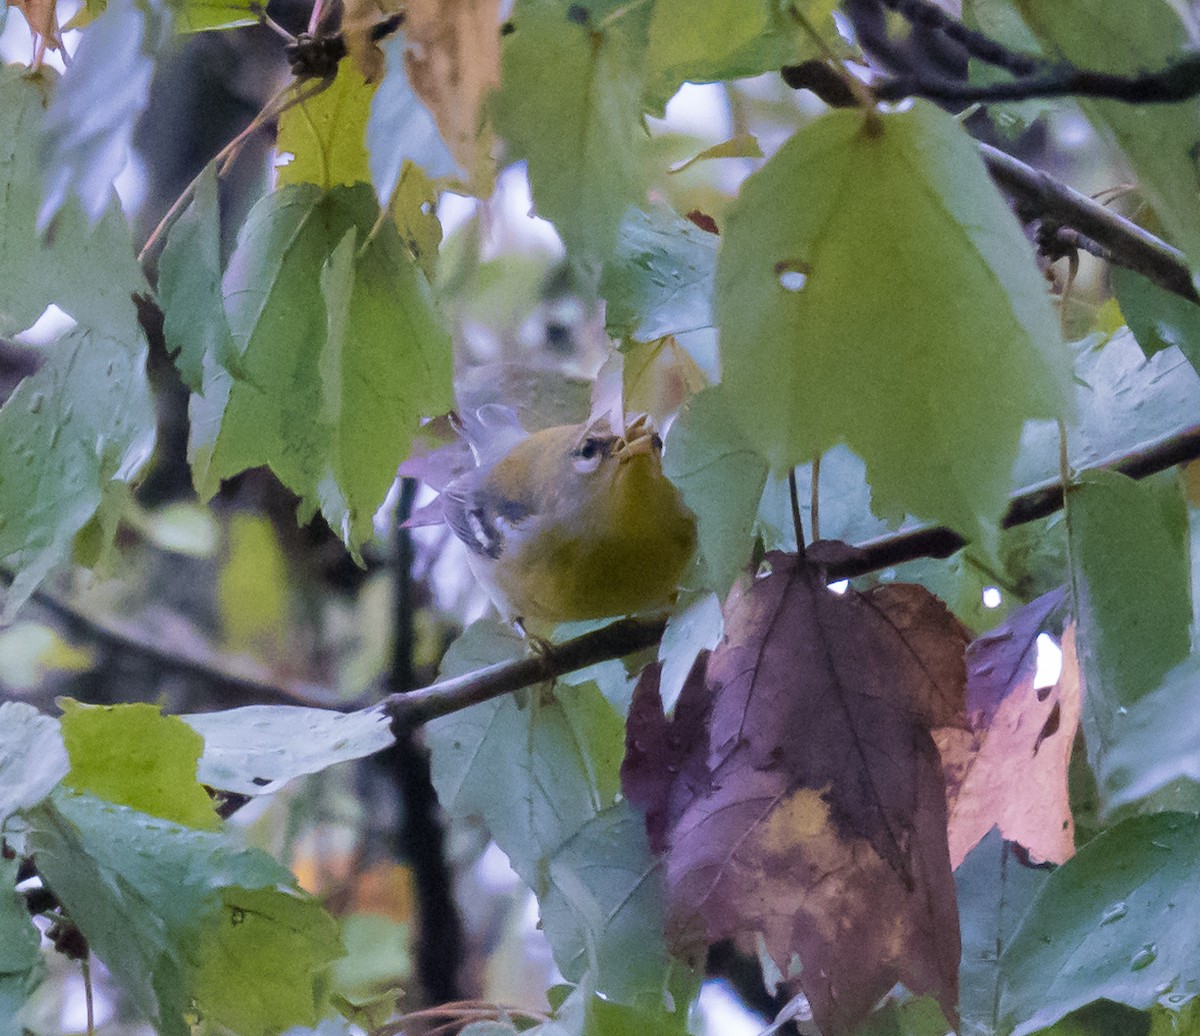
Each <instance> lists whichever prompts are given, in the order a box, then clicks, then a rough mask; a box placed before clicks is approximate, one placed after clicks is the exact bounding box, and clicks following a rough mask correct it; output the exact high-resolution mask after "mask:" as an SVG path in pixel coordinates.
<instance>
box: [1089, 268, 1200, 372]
mask: <svg viewBox="0 0 1200 1036" xmlns="http://www.w3.org/2000/svg"><path fill="white" fill-rule="evenodd" d="M1109 276H1110V278H1111V279H1112V289H1113V294H1114V295H1116V297H1117V301H1118V302H1119V303H1120V305H1121V315H1122V316H1124V318H1125V320H1126V322H1127V323H1128V324H1129V330H1130V331H1132V332H1133V336H1134V337H1135V338H1136V339H1137V343H1138V345H1140V346H1141V347H1142V352H1144V353H1145V354H1146V355H1147V356H1153V355H1154V354H1155V353H1156V352H1158V351H1159V350H1160V349H1169V348H1170V347H1171V346H1173V345H1174V346H1177V347H1178V349H1179V351H1180V352H1181V353H1183V355H1184V356H1186V357H1187V358H1188V362H1189V363H1190V364H1191V365H1192V366H1193V367H1194V368H1195V369H1196V370H1198V371H1200V306H1198V305H1197V304H1196V303H1194V302H1190V301H1188V300H1187V299H1185V298H1181V297H1180V296H1178V295H1176V294H1175V293H1174V292H1173V291H1167V290H1166V289H1165V288H1160V287H1159V286H1158V285H1157V284H1155V283H1154V282H1153V281H1151V280H1149V279H1148V278H1146V277H1143V276H1142V275H1141V274H1138V273H1134V272H1133V271H1132V270H1127V269H1126V268H1125V267H1123V266H1115V265H1114V266H1112V267H1111V268H1110V271H1109Z"/></svg>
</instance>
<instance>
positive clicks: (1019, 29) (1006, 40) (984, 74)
mask: <svg viewBox="0 0 1200 1036" xmlns="http://www.w3.org/2000/svg"><path fill="white" fill-rule="evenodd" d="M962 19H963V22H964V24H966V25H967V27H968V28H971V29H975V30H976V31H977V32H982V33H983V34H984V35H985V36H987V37H988V38H990V39H993V40H995V41H996V42H997V43H1000V44H1002V45H1003V46H1005V47H1008V48H1009V49H1010V50H1012V51H1015V52H1017V53H1019V54H1030V55H1039V56H1044V54H1043V51H1042V48H1041V47H1040V46H1039V45H1038V41H1037V38H1036V37H1035V36H1034V35H1033V33H1032V32H1030V31H1029V26H1027V25H1026V24H1025V22H1024V21H1023V20H1022V18H1021V15H1020V14H1019V13H1018V12H1017V10H1016V8H1014V7H1013V4H1012V0H963V4H962ZM968 67H969V73H970V80H971V82H972V83H979V84H980V85H987V84H990V83H998V82H1004V81H1008V82H1011V81H1012V76H1011V75H1010V74H1009V73H1007V72H1005V71H1004V70H1003V69H1001V68H997V67H996V66H995V65H990V64H988V63H987V62H986V61H980V60H978V59H977V58H971V59H970V62H969V66H968ZM1064 103H1067V102H1064V101H1063V100H1062V99H1061V98H1054V97H1034V98H1031V99H1029V100H1027V101H1008V102H1004V103H1001V104H989V105H988V106H987V113H988V115H989V116H990V117H991V119H992V123H993V124H994V125H995V126H996V128H997V129H999V130H1000V132H1001V133H1003V134H1004V136H1005V137H1006V138H1008V139H1010V140H1015V139H1016V138H1017V137H1018V136H1019V135H1020V134H1021V133H1023V132H1024V131H1025V130H1026V129H1028V128H1029V127H1030V126H1031V125H1033V123H1034V122H1036V121H1037V120H1038V119H1039V118H1041V117H1042V116H1043V115H1045V114H1046V113H1048V112H1052V111H1055V110H1057V109H1059V108H1062V107H1063V106H1064Z"/></svg>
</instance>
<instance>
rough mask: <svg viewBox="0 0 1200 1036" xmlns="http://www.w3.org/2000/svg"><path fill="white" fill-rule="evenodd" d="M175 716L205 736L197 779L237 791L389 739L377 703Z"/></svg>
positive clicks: (249, 791) (369, 750) (275, 785)
mask: <svg viewBox="0 0 1200 1036" xmlns="http://www.w3.org/2000/svg"><path fill="white" fill-rule="evenodd" d="M180 719H182V720H183V721H184V722H185V723H187V724H188V725H189V726H190V727H192V729H193V730H196V731H197V732H199V733H200V734H201V735H202V736H203V738H204V754H203V755H202V756H201V757H200V766H199V777H200V780H202V781H203V782H204V783H205V784H207V785H209V787H213V788H220V789H221V790H222V791H232V792H236V793H238V794H239V795H268V794H270V793H271V792H274V791H278V790H279V789H280V788H282V787H283V786H284V784H286V783H287V782H288V781H290V780H292V779H293V778H296V777H301V776H303V775H304V774H308V773H317V772H318V771H320V770H324V769H325V768H326V767H327V766H333V765H335V764H336V763H342V762H348V761H349V760H351V759H361V758H362V757H363V756H367V755H373V754H374V753H375V752H381V751H383V750H384V749H385V748H387V747H388V746H389V745H390V744H391V743H392V740H393V739H392V733H391V728H390V725H389V720H388V717H387V716H386V715H385V714H384V713H383V712H382V711H381V710H380V709H378V708H371V709H363V710H361V711H358V712H346V713H342V712H332V711H330V710H329V709H309V708H304V707H302V706H299V705H247V706H245V707H243V708H240V709H226V710H224V711H221V712H203V713H199V714H197V715H194V716H181V717H180Z"/></svg>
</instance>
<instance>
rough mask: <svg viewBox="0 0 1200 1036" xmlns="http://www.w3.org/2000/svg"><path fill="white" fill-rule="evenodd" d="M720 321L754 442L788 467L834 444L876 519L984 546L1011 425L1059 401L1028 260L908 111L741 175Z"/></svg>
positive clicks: (1057, 352) (1049, 325) (1046, 413)
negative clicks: (862, 465) (944, 528)
mask: <svg viewBox="0 0 1200 1036" xmlns="http://www.w3.org/2000/svg"><path fill="white" fill-rule="evenodd" d="M935 256H936V261H935V260H934V259H933V257H935ZM716 310H717V323H718V326H719V327H720V329H721V351H722V367H723V372H724V378H725V384H724V387H725V389H726V391H727V392H728V394H729V398H730V403H731V406H732V409H733V411H734V413H735V414H736V415H737V418H738V420H739V422H740V424H741V426H742V427H743V428H744V429H745V432H746V435H747V437H748V439H749V442H750V444H751V445H752V446H753V447H755V448H757V449H758V450H759V451H760V452H762V453H763V454H765V455H766V456H767V457H769V459H770V461H771V464H772V466H773V467H774V468H775V469H776V470H777V471H785V470H786V469H787V468H788V467H789V466H791V465H795V464H800V463H805V462H807V461H809V460H811V458H812V457H813V456H814V455H815V454H817V453H819V452H822V451H824V450H826V449H828V448H829V447H831V446H833V445H834V444H835V443H838V442H845V443H847V445H849V446H850V448H851V449H853V450H854V452H855V453H857V454H858V455H859V456H861V457H862V458H863V459H864V461H865V462H866V465H867V474H868V479H869V480H870V483H871V489H872V500H873V504H874V506H875V508H876V510H877V511H879V512H881V513H884V514H899V513H904V512H908V513H911V514H913V515H916V516H919V517H921V518H923V519H926V520H933V521H937V522H941V523H944V524H947V525H949V526H951V527H952V528H956V529H958V530H959V531H960V532H962V533H963V534H964V535H966V536H968V537H970V538H972V539H978V538H982V539H984V541H985V542H987V541H989V540H991V539H994V528H995V524H996V523H997V522H998V520H999V518H1000V515H1001V514H1002V513H1003V511H1004V509H1005V507H1006V506H1007V497H1008V491H1009V473H1010V471H1011V469H1012V466H1013V462H1014V460H1015V459H1016V456H1017V449H1018V443H1019V439H1020V434H1021V429H1022V426H1023V425H1024V423H1025V421H1026V420H1027V419H1029V418H1034V417H1055V416H1056V415H1057V414H1058V413H1059V412H1060V411H1061V410H1063V409H1064V404H1063V402H1062V395H1063V386H1064V385H1065V377H1066V370H1065V367H1066V363H1065V360H1066V357H1065V354H1064V351H1063V348H1062V346H1061V342H1060V336H1059V332H1058V327H1057V322H1056V320H1055V317H1054V313H1053V310H1052V308H1051V306H1050V301H1049V297H1048V295H1047V292H1046V285H1045V281H1044V279H1043V278H1042V276H1041V274H1040V273H1039V271H1038V268H1037V265H1036V263H1035V262H1034V258H1033V253H1032V250H1031V249H1030V247H1029V244H1028V242H1027V241H1026V239H1025V237H1024V235H1023V234H1022V232H1021V228H1020V225H1019V224H1018V222H1017V221H1016V219H1015V218H1014V217H1013V215H1012V213H1011V211H1010V210H1009V207H1008V204H1007V202H1005V201H1004V199H1003V198H1002V197H1001V195H1000V194H999V192H998V191H997V189H996V188H995V186H994V185H993V184H992V182H991V181H990V180H989V178H988V176H987V174H986V172H985V171H984V167H983V163H982V161H981V160H980V158H979V154H978V150H977V148H976V146H975V144H974V143H973V142H972V141H971V139H970V138H969V137H968V136H967V135H966V134H965V133H964V132H963V130H962V128H961V127H960V126H959V125H958V123H957V122H956V121H955V120H954V119H953V118H951V117H950V116H949V115H947V114H945V113H943V112H941V111H939V110H937V109H935V108H933V107H932V106H930V105H926V104H923V103H921V102H917V103H916V104H915V105H914V106H913V107H912V108H911V109H909V110H907V111H903V112H898V113H895V114H888V115H880V114H874V115H872V116H870V117H865V116H864V115H863V114H862V113H860V112H852V111H835V112H831V113H829V114H826V115H824V116H822V117H821V118H819V119H817V120H816V121H815V122H813V123H811V124H809V125H808V126H806V127H804V128H802V129H801V130H800V131H799V132H798V133H796V134H795V136H793V137H792V139H791V140H790V141H789V142H788V143H787V144H785V145H784V146H783V148H782V149H781V150H780V151H779V152H778V153H777V154H776V155H775V157H774V158H772V159H771V161H769V162H768V163H767V164H766V165H765V166H764V167H763V168H762V169H761V170H760V171H759V172H757V173H755V174H754V175H753V176H751V177H750V178H749V179H748V180H747V181H746V183H745V185H744V186H743V189H742V196H741V198H740V199H739V200H738V201H737V203H735V205H734V207H733V209H732V210H731V211H730V214H729V217H728V220H727V229H726V234H725V238H724V242H723V245H722V250H721V256H720V259H719V262H718V266H717V293H716ZM933 314H936V319H934V317H933ZM989 530H992V532H991V533H989Z"/></svg>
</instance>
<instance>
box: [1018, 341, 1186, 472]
mask: <svg viewBox="0 0 1200 1036" xmlns="http://www.w3.org/2000/svg"><path fill="white" fill-rule="evenodd" d="M1071 348H1072V350H1073V351H1074V353H1075V356H1074V367H1075V385H1074V395H1075V413H1074V415H1073V416H1072V418H1071V420H1069V421H1068V423H1067V447H1068V449H1069V451H1070V459H1071V465H1072V467H1074V468H1076V469H1079V468H1084V467H1091V466H1094V465H1096V464H1097V463H1099V462H1100V461H1104V460H1110V459H1112V458H1113V457H1117V456H1121V455H1124V454H1126V453H1129V452H1131V451H1132V450H1135V449H1138V448H1140V447H1144V446H1146V445H1148V444H1150V443H1152V442H1154V441H1156V440H1160V439H1163V438H1165V437H1168V436H1173V435H1177V434H1178V433H1179V432H1182V431H1184V430H1186V429H1187V428H1190V427H1191V426H1192V425H1194V424H1195V423H1196V418H1195V415H1196V414H1198V413H1200V375H1197V373H1196V370H1195V369H1194V368H1193V367H1192V366H1191V364H1189V363H1188V362H1187V360H1186V359H1185V358H1184V357H1183V356H1182V355H1181V354H1180V352H1179V350H1178V349H1173V348H1172V349H1164V350H1162V351H1161V352H1157V353H1155V354H1154V355H1153V356H1151V357H1150V358H1149V359H1147V358H1146V356H1145V355H1144V354H1143V352H1142V350H1141V349H1140V348H1139V347H1138V343H1137V342H1136V341H1135V340H1134V337H1133V335H1132V334H1130V333H1129V332H1128V331H1124V330H1123V331H1120V332H1118V333H1117V334H1114V335H1113V336H1112V337H1111V338H1107V339H1105V338H1103V337H1102V336H1100V335H1091V336H1089V337H1088V338H1085V339H1084V340H1082V341H1080V342H1075V343H1072V346H1071ZM1058 447H1059V437H1058V426H1057V425H1056V424H1055V423H1054V422H1051V421H1040V422H1036V423H1034V424H1031V425H1029V426H1027V427H1026V429H1025V435H1024V437H1023V438H1022V442H1021V455H1020V457H1019V458H1018V460H1017V463H1016V465H1015V467H1014V469H1013V487H1014V489H1015V488H1018V487H1021V486H1029V485H1034V484H1035V483H1038V482H1042V481H1046V480H1057V479H1058V478H1059V467H1058V465H1059V461H1058Z"/></svg>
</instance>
